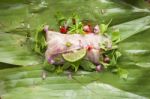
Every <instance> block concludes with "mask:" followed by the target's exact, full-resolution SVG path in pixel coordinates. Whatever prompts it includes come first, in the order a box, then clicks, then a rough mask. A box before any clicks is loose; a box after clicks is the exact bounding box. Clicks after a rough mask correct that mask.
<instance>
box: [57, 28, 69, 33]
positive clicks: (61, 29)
mask: <svg viewBox="0 0 150 99" xmlns="http://www.w3.org/2000/svg"><path fill="white" fill-rule="evenodd" d="M59 30H60V32H61V33H64V34H66V33H67V31H68V29H67V28H66V27H65V26H60V29H59Z"/></svg>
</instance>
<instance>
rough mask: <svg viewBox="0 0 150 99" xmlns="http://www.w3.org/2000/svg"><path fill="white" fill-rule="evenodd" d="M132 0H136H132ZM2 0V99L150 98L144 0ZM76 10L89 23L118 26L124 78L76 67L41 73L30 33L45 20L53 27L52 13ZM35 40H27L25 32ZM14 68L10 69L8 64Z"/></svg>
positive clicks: (149, 21)
mask: <svg viewBox="0 0 150 99" xmlns="http://www.w3.org/2000/svg"><path fill="white" fill-rule="evenodd" d="M133 1H135V2H133ZM133 1H132V2H131V1H129V0H94V1H93V0H55V1H54V0H11V1H10V0H1V1H0V12H1V13H0V98H2V99H26V98H29V99H91V98H92V99H125V98H128V99H133V98H136V99H148V98H150V92H149V91H150V78H149V77H150V60H149V59H150V44H149V42H150V39H149V36H150V34H149V33H150V10H149V4H147V3H146V2H145V1H143V0H133ZM58 11H59V12H61V13H62V14H64V15H65V16H70V15H72V13H76V14H78V15H80V17H81V18H82V19H88V20H90V21H91V22H93V23H108V22H109V21H110V20H111V19H112V23H111V24H110V26H111V28H116V29H119V30H120V32H121V42H120V44H119V49H120V51H121V53H122V57H121V58H120V59H119V62H118V66H120V67H122V68H126V69H127V70H128V72H129V76H128V78H127V79H126V80H123V79H120V78H119V76H117V75H114V74H112V73H110V72H107V71H102V72H100V73H98V72H86V71H78V72H77V73H73V74H72V78H68V72H67V71H66V72H64V73H62V74H59V75H58V74H56V73H50V72H45V71H43V69H42V67H41V66H42V64H41V63H42V57H41V56H39V55H37V54H36V53H35V52H34V51H33V50H32V46H33V45H32V44H33V42H34V38H33V37H34V34H35V32H36V30H37V29H38V27H39V26H41V25H43V24H48V25H50V27H51V28H52V29H57V28H58V27H57V24H56V20H55V17H54V15H55V14H56V12H58ZM28 35H29V36H30V37H31V38H32V41H33V42H28V39H27V36H28ZM12 67H13V68H12Z"/></svg>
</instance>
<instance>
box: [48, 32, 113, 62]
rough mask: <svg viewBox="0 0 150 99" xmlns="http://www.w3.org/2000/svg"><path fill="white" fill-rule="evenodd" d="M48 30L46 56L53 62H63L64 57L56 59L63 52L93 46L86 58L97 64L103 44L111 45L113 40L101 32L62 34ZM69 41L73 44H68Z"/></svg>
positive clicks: (107, 46)
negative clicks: (100, 33)
mask: <svg viewBox="0 0 150 99" xmlns="http://www.w3.org/2000/svg"><path fill="white" fill-rule="evenodd" d="M45 31H46V41H47V50H46V52H45V57H46V59H47V60H49V61H50V62H51V63H54V64H55V63H57V64H59V63H62V62H63V59H62V58H61V59H59V60H57V61H56V60H55V58H56V57H61V54H62V53H67V52H70V51H75V50H78V49H82V48H87V47H88V46H92V48H91V49H89V50H87V55H86V57H85V58H86V59H88V60H90V61H92V62H93V63H95V64H99V60H100V56H101V54H102V53H101V47H102V46H101V45H102V44H103V45H105V46H106V48H109V47H111V45H112V42H111V40H110V39H109V38H108V37H106V36H104V35H99V34H94V33H90V34H85V35H82V34H61V33H59V32H54V31H48V30H45ZM67 43H69V44H71V45H70V46H67Z"/></svg>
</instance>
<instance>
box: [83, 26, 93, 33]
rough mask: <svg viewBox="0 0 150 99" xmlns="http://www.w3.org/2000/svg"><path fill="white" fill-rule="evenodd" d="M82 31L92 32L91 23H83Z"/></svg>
mask: <svg viewBox="0 0 150 99" xmlns="http://www.w3.org/2000/svg"><path fill="white" fill-rule="evenodd" d="M83 31H84V32H86V33H92V27H91V25H85V26H83Z"/></svg>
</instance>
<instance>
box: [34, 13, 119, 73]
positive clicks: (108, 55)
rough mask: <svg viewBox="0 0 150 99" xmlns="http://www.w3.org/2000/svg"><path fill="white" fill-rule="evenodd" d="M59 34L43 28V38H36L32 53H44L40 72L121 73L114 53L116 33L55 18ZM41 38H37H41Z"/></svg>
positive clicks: (105, 26)
mask: <svg viewBox="0 0 150 99" xmlns="http://www.w3.org/2000/svg"><path fill="white" fill-rule="evenodd" d="M57 20H58V26H59V31H54V30H51V29H49V26H48V25H45V26H44V29H43V30H44V33H43V32H42V33H43V34H45V35H43V34H42V33H41V32H37V34H36V37H35V39H36V46H35V48H34V49H35V51H36V52H38V53H42V52H45V62H44V68H45V69H46V70H48V71H57V72H62V71H63V70H71V71H75V72H76V71H77V70H78V69H83V70H86V71H98V72H99V71H102V70H110V71H112V72H118V71H119V70H121V68H119V67H118V66H117V65H116V64H117V60H118V58H119V57H120V56H121V53H120V52H119V51H118V46H117V44H118V42H119V40H120V33H119V31H118V30H116V29H109V28H108V26H109V24H110V22H109V23H108V24H95V25H93V26H92V25H91V24H89V23H84V22H82V21H81V20H80V19H79V17H78V16H77V15H75V16H73V17H69V18H64V17H61V18H58V17H57ZM40 33H41V34H42V35H41V34H40Z"/></svg>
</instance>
